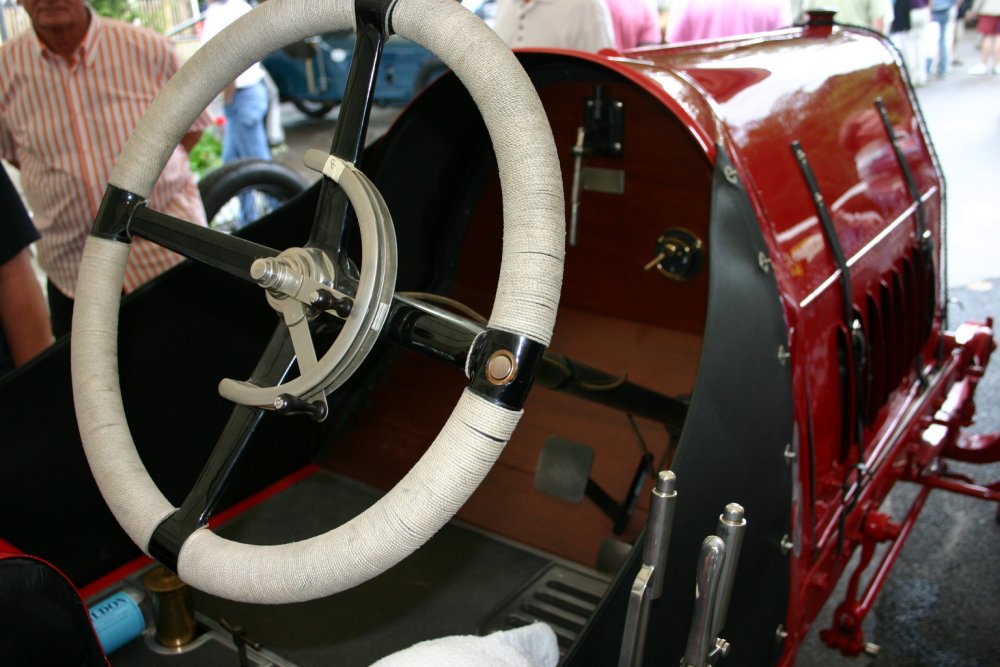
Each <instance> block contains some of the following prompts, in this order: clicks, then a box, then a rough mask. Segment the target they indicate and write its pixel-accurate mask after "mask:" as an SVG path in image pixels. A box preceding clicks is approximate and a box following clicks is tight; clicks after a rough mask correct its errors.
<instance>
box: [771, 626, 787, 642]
mask: <svg viewBox="0 0 1000 667" xmlns="http://www.w3.org/2000/svg"><path fill="white" fill-rule="evenodd" d="M774 636H775V637H777V638H778V641H779V642H780V641H784V640H785V639H786V638H787V637H788V630H785V626H784V625H779V626H778V629H777V630H775V631H774Z"/></svg>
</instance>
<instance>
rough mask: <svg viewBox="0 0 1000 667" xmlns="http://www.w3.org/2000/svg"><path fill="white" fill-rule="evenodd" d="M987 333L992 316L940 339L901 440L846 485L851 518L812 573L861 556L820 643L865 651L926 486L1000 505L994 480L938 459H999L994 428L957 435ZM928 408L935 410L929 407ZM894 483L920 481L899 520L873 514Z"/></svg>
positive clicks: (966, 417)
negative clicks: (940, 351)
mask: <svg viewBox="0 0 1000 667" xmlns="http://www.w3.org/2000/svg"><path fill="white" fill-rule="evenodd" d="M992 333H993V320H992V318H990V319H988V320H987V321H986V322H985V323H966V324H963V325H962V326H961V327H959V328H958V330H957V331H956V332H955V333H954V334H950V335H949V334H945V335H944V336H943V346H944V358H946V359H947V361H946V362H945V363H944V365H943V366H942V368H941V369H940V371H939V372H938V373H937V374H936V377H935V379H934V381H933V382H932V384H931V385H930V386H929V387H927V389H926V390H925V395H924V396H923V397H922V400H921V401H920V404H919V408H918V410H916V411H915V414H914V413H911V414H912V415H913V417H914V418H912V419H911V420H909V423H908V424H906V425H904V427H903V428H902V429H900V430H897V431H896V433H897V434H899V436H900V437H899V438H897V439H894V440H895V442H885V441H883V443H880V444H881V445H882V446H876V447H875V448H874V450H873V451H872V453H871V454H870V455H869V457H868V459H867V461H866V462H865V465H864V466H861V467H860V470H861V474H860V475H859V480H860V483H859V484H858V485H856V487H855V489H854V490H853V492H854V494H855V495H856V497H857V502H856V503H855V504H854V509H853V511H851V512H850V514H851V515H853V517H856V519H855V520H854V521H852V520H851V518H850V517H845V523H844V525H845V526H847V529H846V530H845V535H844V539H843V544H842V545H841V546H840V549H839V550H838V551H837V552H836V553H834V554H833V558H832V559H831V560H832V562H827V564H826V566H825V567H824V566H823V564H822V562H821V563H820V566H819V567H818V568H817V569H816V570H814V572H815V571H826V572H830V571H836V572H838V573H839V571H842V570H843V568H844V567H846V565H847V560H848V559H849V558H850V556H851V554H852V553H853V551H854V549H855V548H857V547H859V546H860V547H861V553H860V560H859V562H858V564H857V566H856V568H855V569H854V571H853V573H852V575H851V578H850V580H849V582H848V586H847V592H846V594H845V596H844V600H843V601H842V602H841V603H840V604H839V605H838V606H837V609H836V611H835V612H834V615H833V623H832V625H831V627H830V628H828V629H825V630H822V631H821V632H820V636H821V638H822V639H823V641H825V642H826V644H827V645H829V646H830V647H832V648H837V649H840V651H841V652H842V653H844V654H845V655H858V654H860V653H861V652H863V651H865V650H866V649H868V647H869V644H867V642H866V641H865V637H864V632H863V630H862V627H861V626H862V622H863V621H864V619H865V617H866V616H867V615H868V613H869V612H870V611H871V609H872V607H873V605H874V603H875V599H876V597H877V596H878V593H879V591H880V590H881V589H882V586H883V585H884V584H885V582H886V580H887V579H888V576H889V572H890V571H891V569H892V566H893V565H894V564H895V562H896V559H897V558H898V557H899V553H900V551H901V550H902V547H903V544H904V543H905V542H906V539H907V537H909V535H910V532H911V531H912V529H913V526H914V524H915V523H916V520H917V517H918V516H919V515H920V512H921V510H922V509H923V507H924V504H925V502H926V501H927V497H928V496H929V495H930V492H931V491H932V490H934V489H942V490H945V491H951V492H953V493H959V494H963V495H967V496H970V497H973V498H981V499H983V500H988V501H994V502H998V503H1000V481H994V482H992V483H987V484H980V483H977V482H976V481H975V480H974V479H972V478H971V477H969V476H967V475H964V474H955V473H951V472H949V471H948V466H947V464H946V462H945V459H951V460H955V461H962V462H967V463H978V464H982V463H992V462H996V461H1000V433H992V434H989V435H971V434H965V433H963V432H962V429H963V428H966V427H968V426H970V425H971V424H972V423H973V417H974V414H975V403H974V400H973V398H974V395H975V391H976V386H977V384H978V382H979V379H980V378H981V377H982V376H983V373H984V372H985V369H986V365H987V362H988V361H989V357H990V354H991V353H992V352H993V350H994V349H996V343H995V342H994V340H993V336H992ZM933 406H939V407H937V408H936V410H935V409H934V408H933ZM928 408H930V409H928ZM932 410H933V412H932ZM898 481H906V482H912V483H915V484H918V485H920V489H919V490H918V492H917V494H916V496H915V497H914V499H913V501H912V502H911V504H910V507H909V509H908V510H907V511H906V514H905V515H904V517H903V519H902V520H901V521H900V522H896V521H893V520H892V518H891V517H889V516H888V515H887V514H884V513H882V512H880V511H879V508H880V506H881V504H882V502H883V501H884V499H885V498H886V496H887V495H888V492H889V490H890V489H891V488H892V487H893V486H894V485H895V483H896V482H898ZM843 511H848V510H847V509H846V508H845V509H844V510H843ZM998 518H1000V511H998ZM882 543H888V547H887V548H886V550H885V551H884V553H883V554H882V556H881V559H880V560H879V562H878V564H877V566H876V567H875V570H874V572H873V574H872V575H871V577H870V578H869V580H868V582H867V584H866V585H865V586H864V587H863V588H862V585H861V578H862V574H863V573H864V572H865V570H866V569H867V568H868V566H869V565H870V564H871V562H872V560H873V558H874V556H875V551H876V546H877V545H879V544H882ZM822 560H823V559H821V561H822ZM831 579H834V580H835V579H836V577H831ZM793 660H794V655H786V659H785V660H783V661H782V664H792V661H793Z"/></svg>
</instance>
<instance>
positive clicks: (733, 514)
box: [712, 503, 747, 637]
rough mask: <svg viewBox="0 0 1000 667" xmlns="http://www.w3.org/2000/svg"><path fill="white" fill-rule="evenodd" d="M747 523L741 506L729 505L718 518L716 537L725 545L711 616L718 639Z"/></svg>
mask: <svg viewBox="0 0 1000 667" xmlns="http://www.w3.org/2000/svg"><path fill="white" fill-rule="evenodd" d="M746 527H747V521H746V519H745V518H744V516H743V506H742V505H739V504H737V503H729V504H728V505H726V508H725V510H723V512H722V514H721V515H720V516H719V528H718V530H716V532H715V534H716V535H718V536H719V537H720V538H721V539H722V541H723V543H725V545H726V559H725V562H723V564H722V574H721V576H720V581H719V592H718V596H717V598H716V604H715V612H714V613H713V614H712V636H713V637H718V636H719V634H720V633H721V632H722V627H723V626H724V625H725V624H726V614H727V613H728V612H729V598H730V597H731V596H732V593H733V580H734V579H735V578H736V564H737V563H738V562H739V560H740V549H741V548H742V546H743V533H745V532H746Z"/></svg>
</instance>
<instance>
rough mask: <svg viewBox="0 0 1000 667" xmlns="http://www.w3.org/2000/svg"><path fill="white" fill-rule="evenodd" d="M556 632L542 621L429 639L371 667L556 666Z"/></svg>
mask: <svg viewBox="0 0 1000 667" xmlns="http://www.w3.org/2000/svg"><path fill="white" fill-rule="evenodd" d="M558 662H559V646H558V644H557V643H556V633H555V632H553V631H552V628H550V627H549V626H548V625H546V624H545V623H533V624H531V625H526V626H524V627H523V628H517V629H514V630H504V631H501V632H494V633H492V634H489V635H486V636H485V637H477V636H475V635H456V636H453V637H442V638H441V639H431V640H428V641H425V642H420V643H419V644H414V645H413V646H411V647H410V648H407V649H403V650H402V651H398V652H396V653H393V654H392V655H388V656H386V657H384V658H382V659H381V660H379V661H378V662H376V663H375V664H373V665H372V666H371V667H555V666H556V663H558Z"/></svg>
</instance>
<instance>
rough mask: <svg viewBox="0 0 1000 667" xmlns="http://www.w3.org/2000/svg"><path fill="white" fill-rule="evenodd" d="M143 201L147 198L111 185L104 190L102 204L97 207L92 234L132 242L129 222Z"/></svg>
mask: <svg viewBox="0 0 1000 667" xmlns="http://www.w3.org/2000/svg"><path fill="white" fill-rule="evenodd" d="M143 201H145V200H144V199H143V198H142V197H140V196H139V195H137V194H135V193H134V192H129V191H128V190H123V189H121V188H118V187H115V186H113V185H109V186H108V188H107V190H105V191H104V197H103V198H102V199H101V206H100V208H98V209H97V218H96V219H95V220H94V226H93V228H92V230H91V234H93V235H94V236H97V237H99V238H102V239H109V240H111V241H118V242H119V243H129V242H131V240H132V238H131V237H130V236H129V232H128V227H129V223H130V221H131V220H132V214H133V213H135V210H136V209H137V208H138V207H139V206H141V205H142V203H143Z"/></svg>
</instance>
